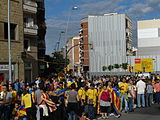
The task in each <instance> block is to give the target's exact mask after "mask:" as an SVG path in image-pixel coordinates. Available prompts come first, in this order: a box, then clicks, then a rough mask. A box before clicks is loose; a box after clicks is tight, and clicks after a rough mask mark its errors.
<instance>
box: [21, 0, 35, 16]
mask: <svg viewBox="0 0 160 120" xmlns="http://www.w3.org/2000/svg"><path fill="white" fill-rule="evenodd" d="M23 3H24V4H23V9H24V11H27V12H31V13H37V3H36V2H35V1H31V0H24V2H23Z"/></svg>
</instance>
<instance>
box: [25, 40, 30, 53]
mask: <svg viewBox="0 0 160 120" xmlns="http://www.w3.org/2000/svg"><path fill="white" fill-rule="evenodd" d="M24 50H25V51H31V47H30V40H24Z"/></svg>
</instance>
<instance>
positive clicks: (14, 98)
mask: <svg viewBox="0 0 160 120" xmlns="http://www.w3.org/2000/svg"><path fill="white" fill-rule="evenodd" d="M9 92H10V93H11V94H12V97H13V98H12V104H14V103H15V102H16V101H17V100H18V94H17V91H16V90H14V85H13V84H9Z"/></svg>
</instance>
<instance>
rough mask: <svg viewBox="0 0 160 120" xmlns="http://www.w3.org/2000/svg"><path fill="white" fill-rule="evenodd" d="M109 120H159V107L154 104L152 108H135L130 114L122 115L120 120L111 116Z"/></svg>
mask: <svg viewBox="0 0 160 120" xmlns="http://www.w3.org/2000/svg"><path fill="white" fill-rule="evenodd" d="M109 120H160V105H158V104H154V105H153V106H152V107H147V108H136V109H135V111H134V112H132V113H122V116H121V117H120V118H115V117H114V116H111V117H109Z"/></svg>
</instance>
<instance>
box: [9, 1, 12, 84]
mask: <svg viewBox="0 0 160 120" xmlns="http://www.w3.org/2000/svg"><path fill="white" fill-rule="evenodd" d="M10 32H11V31H10V0H8V58H9V59H8V61H9V64H8V69H9V81H10V82H12V63H11V33H10Z"/></svg>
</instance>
